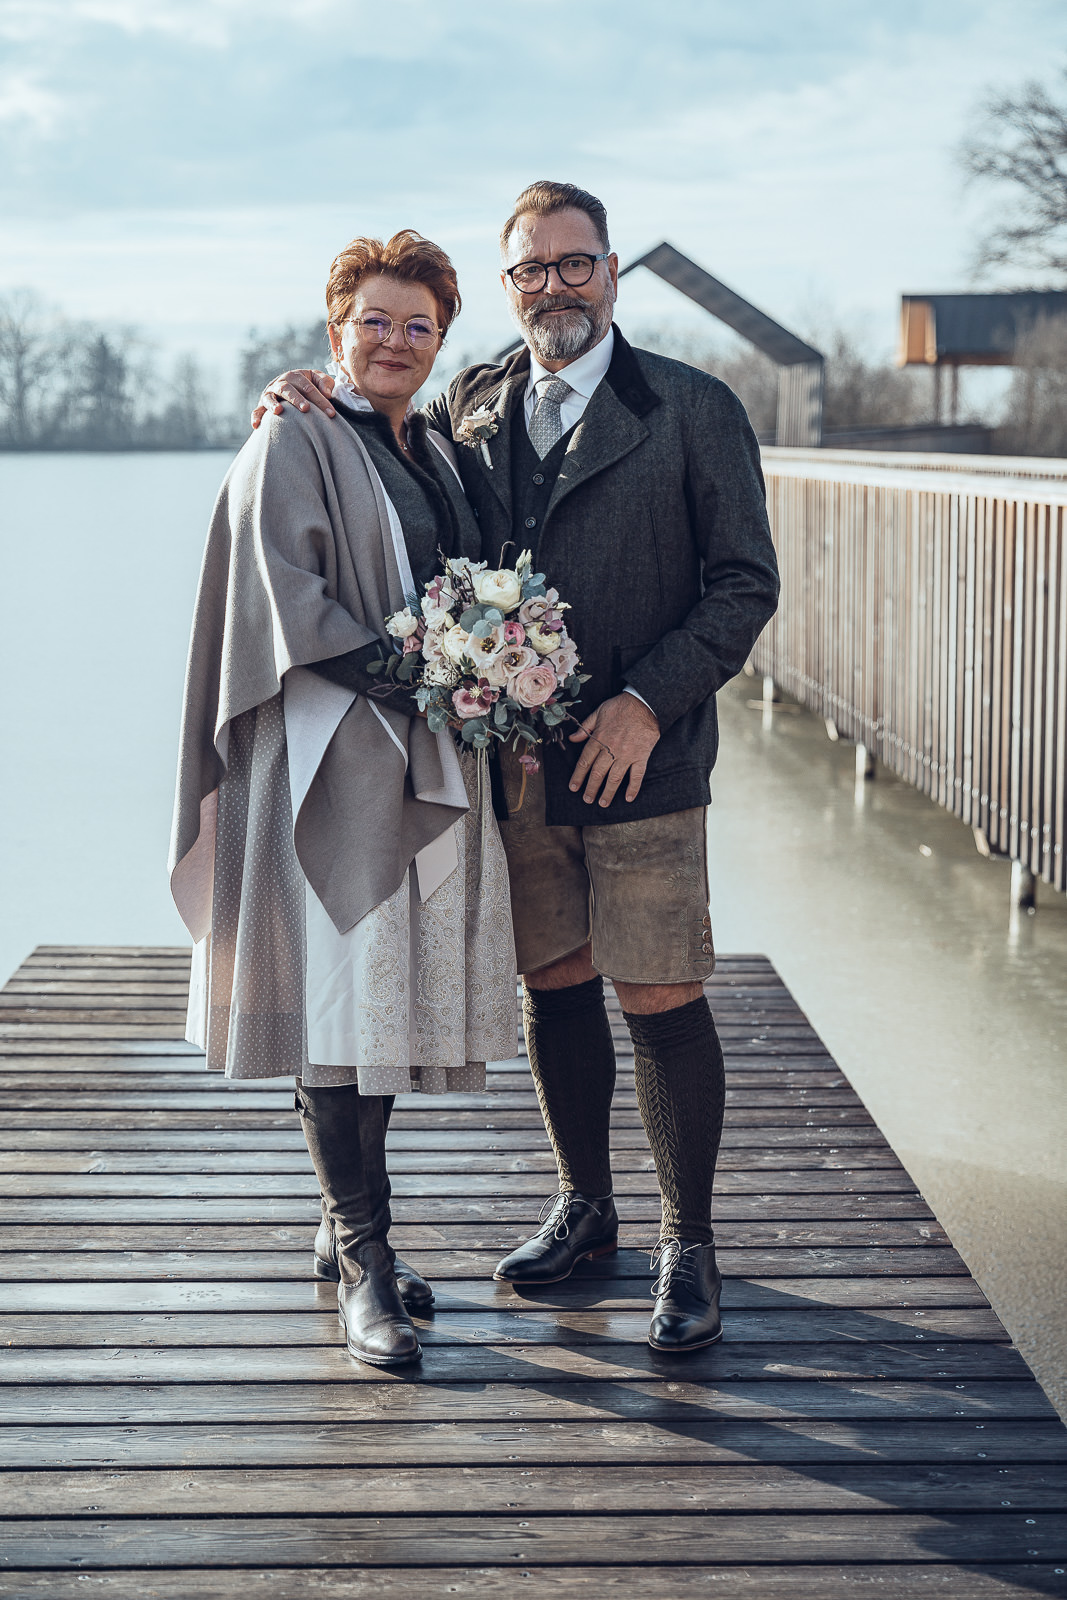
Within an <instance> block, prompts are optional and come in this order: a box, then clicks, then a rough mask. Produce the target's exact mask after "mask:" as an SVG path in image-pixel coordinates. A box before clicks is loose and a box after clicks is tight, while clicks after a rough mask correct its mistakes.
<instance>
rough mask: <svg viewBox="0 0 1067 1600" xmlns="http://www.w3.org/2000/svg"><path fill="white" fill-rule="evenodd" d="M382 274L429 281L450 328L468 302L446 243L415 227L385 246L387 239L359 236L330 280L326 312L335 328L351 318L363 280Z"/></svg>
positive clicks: (341, 257)
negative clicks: (463, 297)
mask: <svg viewBox="0 0 1067 1600" xmlns="http://www.w3.org/2000/svg"><path fill="white" fill-rule="evenodd" d="M379 275H380V276H384V277H387V278H396V279H398V280H399V282H401V283H423V284H425V285H426V287H427V289H429V290H430V292H431V293H432V295H433V297H434V299H435V300H436V301H437V305H438V308H439V316H440V321H441V327H442V328H444V329H445V330H446V331H447V330H448V328H450V327H451V325H452V323H453V322H454V321H455V319H456V317H457V316H458V315H459V308H460V306H461V304H462V301H461V300H460V298H459V283H458V280H457V278H456V269H455V267H454V266H453V265H452V263H451V261H450V260H449V258H448V257H447V256H446V255H445V252H444V251H443V250H442V249H441V247H440V245H437V244H434V243H433V242H432V240H430V239H424V238H423V236H422V234H421V233H416V232H415V230H414V228H403V229H402V230H401V231H400V233H394V234H393V237H392V238H391V239H389V240H387V242H386V243H384V244H383V243H382V241H381V239H365V238H360V239H353V240H352V241H351V243H350V244H346V245H345V247H344V249H343V250H342V251H341V252H340V254H339V255H337V256H335V257H334V261H333V265H332V266H331V268H330V276H329V278H328V279H327V280H326V311H327V315H328V317H329V320H330V322H331V323H332V324H333V325H334V327H340V326H341V324H342V323H343V322H344V321H345V320H346V319H347V317H348V315H349V313H350V311H351V310H352V301H353V299H354V298H355V294H356V290H357V289H358V288H359V286H360V283H361V282H362V281H363V279H364V278H374V277H378V276H379Z"/></svg>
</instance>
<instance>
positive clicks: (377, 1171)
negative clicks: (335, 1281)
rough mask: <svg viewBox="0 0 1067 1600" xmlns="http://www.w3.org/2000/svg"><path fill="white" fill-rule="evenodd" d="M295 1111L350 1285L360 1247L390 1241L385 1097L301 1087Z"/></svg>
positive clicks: (350, 1089)
mask: <svg viewBox="0 0 1067 1600" xmlns="http://www.w3.org/2000/svg"><path fill="white" fill-rule="evenodd" d="M296 1108H297V1110H298V1111H299V1113H300V1121H301V1124H302V1126H303V1129H304V1138H305V1139H306V1140H307V1147H308V1152H309V1154H310V1156H311V1160H312V1162H313V1164H314V1167H315V1175H316V1177H317V1178H318V1180H319V1189H320V1190H321V1193H322V1199H323V1205H324V1207H325V1210H326V1213H327V1215H328V1216H329V1219H330V1223H331V1226H332V1227H333V1235H334V1239H335V1241H336V1244H337V1262H338V1266H339V1267H340V1269H341V1276H342V1278H343V1279H345V1281H346V1282H347V1281H349V1279H350V1277H351V1274H352V1268H351V1266H350V1265H349V1263H348V1261H347V1260H346V1256H347V1255H348V1254H349V1253H350V1252H352V1251H354V1250H356V1249H358V1248H359V1246H360V1245H363V1244H371V1243H378V1244H385V1243H387V1241H388V1236H389V1224H390V1221H391V1218H390V1213H389V1174H388V1172H387V1171H386V1165H385V1127H386V1121H387V1108H386V1104H385V1097H383V1096H382V1095H377V1094H360V1092H359V1089H358V1088H357V1087H356V1085H355V1084H354V1083H346V1084H342V1085H339V1086H338V1087H336V1088H328V1089H310V1088H308V1087H307V1086H306V1085H304V1084H300V1085H298V1087H297V1092H296ZM388 1110H392V1102H391V1100H390V1102H389V1106H388Z"/></svg>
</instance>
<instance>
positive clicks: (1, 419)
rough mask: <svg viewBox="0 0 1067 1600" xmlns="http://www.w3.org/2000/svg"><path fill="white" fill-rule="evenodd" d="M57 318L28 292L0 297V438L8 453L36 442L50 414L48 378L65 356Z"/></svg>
mask: <svg viewBox="0 0 1067 1600" xmlns="http://www.w3.org/2000/svg"><path fill="white" fill-rule="evenodd" d="M65 341H66V329H65V326H64V324H63V322H62V320H61V318H60V317H59V316H58V315H57V314H56V313H55V312H53V311H52V310H51V309H50V308H49V307H47V306H46V305H45V304H44V302H43V301H42V300H41V299H40V298H39V297H38V296H37V295H36V294H34V292H33V291H32V289H15V290H13V291H12V292H11V293H10V294H8V295H4V296H3V297H2V298H0V439H2V440H3V443H4V444H5V445H7V447H8V448H9V449H15V450H25V449H28V448H31V447H32V446H34V445H36V444H39V443H40V442H41V438H42V434H44V433H45V432H47V431H48V428H49V425H50V423H51V420H52V414H53V412H54V410H55V406H54V398H53V397H52V396H50V394H49V379H50V378H51V376H52V374H53V373H54V372H55V371H56V369H57V368H58V367H59V366H60V364H61V361H62V359H63V355H64V345H65Z"/></svg>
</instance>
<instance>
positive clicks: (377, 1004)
mask: <svg viewBox="0 0 1067 1600" xmlns="http://www.w3.org/2000/svg"><path fill="white" fill-rule="evenodd" d="M228 758H229V759H228V765H227V770H226V774H225V777H224V778H223V780H222V783H221V784H220V786H219V808H218V829H217V835H216V843H215V879H214V891H213V898H212V920H211V933H210V935H209V936H208V938H206V939H204V940H203V941H201V943H200V944H199V945H197V947H196V952H195V956H194V963H193V965H194V982H193V989H192V994H191V997H190V1028H189V1034H188V1037H189V1038H190V1039H191V1040H192V1042H194V1043H198V1044H200V1045H202V1046H203V1047H204V1049H205V1051H206V1055H207V1065H208V1067H209V1068H212V1069H214V1070H217V1071H224V1072H225V1073H226V1076H227V1077H230V1078H274V1077H282V1076H298V1077H300V1078H302V1079H303V1081H304V1083H306V1084H307V1085H308V1086H309V1087H311V1088H321V1087H326V1086H333V1085H339V1084H346V1083H358V1085H359V1088H360V1090H361V1091H362V1092H363V1093H364V1094H402V1093H405V1092H408V1091H410V1090H412V1089H417V1090H422V1091H424V1092H425V1093H429V1094H442V1093H446V1092H449V1091H455V1092H466V1093H477V1092H479V1091H480V1090H482V1089H484V1087H485V1063H486V1061H499V1060H508V1059H510V1058H511V1057H513V1056H514V1054H515V1048H516V1029H517V1014H516V1000H515V948H514V939H513V936H512V930H511V909H510V902H509V893H508V876H507V864H506V861H505V858H504V849H503V845H502V844H501V841H500V833H499V830H498V828H497V824H496V819H495V818H494V817H493V815H492V810H491V806H490V802H489V796H488V793H486V794H485V796H484V805H483V806H482V807H481V808H479V802H478V785H477V781H476V774H475V767H474V762H473V760H471V759H470V758H468V757H463V758H462V763H461V764H462V769H463V774H464V781H465V783H466V786H467V792H468V796H469V798H470V801H471V806H472V809H471V811H470V812H469V813H468V814H467V815H466V816H464V817H463V818H461V819H460V821H459V822H457V823H456V824H455V828H456V834H457V846H458V855H459V865H458V867H457V868H456V869H455V871H453V872H452V873H450V875H449V876H448V877H446V878H445V880H444V882H443V883H441V884H440V886H439V887H438V888H436V889H435V890H434V892H433V893H432V894H431V895H430V896H429V898H428V899H427V900H425V901H422V900H421V899H420V897H419V893H418V886H417V882H416V881H415V873H414V872H413V871H410V870H409V872H408V874H407V877H406V878H405V881H404V882H403V883H402V884H401V885H400V887H399V888H398V889H397V890H396V892H395V893H394V894H393V895H391V896H390V897H389V899H388V900H385V901H383V902H382V904H381V905H378V906H375V908H374V909H373V911H370V912H369V913H368V914H367V916H365V917H364V918H362V920H361V921H360V922H358V923H357V924H356V926H355V927H354V928H352V929H351V930H350V931H349V932H348V933H347V934H343V935H341V934H338V933H337V930H336V929H335V928H334V927H333V924H332V923H331V922H330V920H329V918H328V916H327V915H326V912H325V911H324V910H323V908H322V906H321V905H320V904H319V903H318V902H317V900H316V899H315V896H314V894H313V892H312V891H311V890H310V886H309V885H308V883H307V880H306V878H305V877H304V874H303V872H302V871H301V870H300V865H299V862H298V861H297V858H296V852H295V850H294V848H293V818H292V808H291V801H290V788H289V767H288V761H287V751H286V738H285V718H284V714H283V709H282V697H281V695H278V696H276V697H275V699H274V700H271V701H268V702H267V703H266V704H264V705H261V706H258V707H257V708H256V709H255V710H254V711H248V712H245V713H244V714H243V715H242V716H240V717H238V718H236V719H235V721H234V722H233V723H232V724H231V726H230V739H229V750H228Z"/></svg>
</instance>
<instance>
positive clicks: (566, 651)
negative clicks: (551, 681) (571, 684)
mask: <svg viewBox="0 0 1067 1600" xmlns="http://www.w3.org/2000/svg"><path fill="white" fill-rule="evenodd" d="M544 659H545V665H546V666H549V667H551V668H552V670H553V672H555V674H556V676H557V677H558V678H559V679H560V681H561V682H562V680H563V679H564V678H569V677H570V675H571V673H572V672H573V671H574V669H575V667H576V666H577V665H578V652H577V650H576V649H575V647H574V645H573V644H572V643H571V642H570V640H569V639H568V641H567V643H566V644H565V645H562V646H561V647H560V648H559V649H558V650H553V651H552V653H551V655H547V656H545V658H544Z"/></svg>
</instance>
